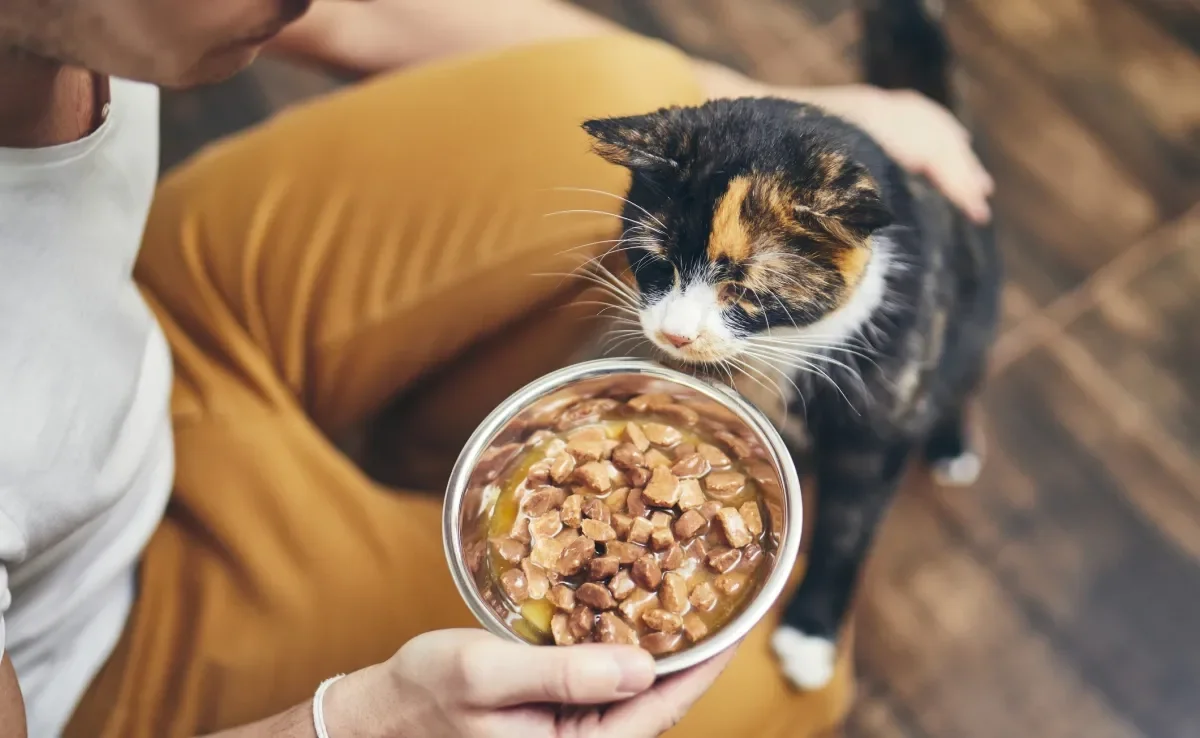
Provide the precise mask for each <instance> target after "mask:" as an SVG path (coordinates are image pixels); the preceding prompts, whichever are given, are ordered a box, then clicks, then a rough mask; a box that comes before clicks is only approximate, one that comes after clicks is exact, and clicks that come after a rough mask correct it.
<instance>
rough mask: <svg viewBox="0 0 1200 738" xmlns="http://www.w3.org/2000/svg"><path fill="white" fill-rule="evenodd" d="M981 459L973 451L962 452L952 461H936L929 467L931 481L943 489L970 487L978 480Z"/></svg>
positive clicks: (981, 468)
mask: <svg viewBox="0 0 1200 738" xmlns="http://www.w3.org/2000/svg"><path fill="white" fill-rule="evenodd" d="M982 470H983V459H982V458H981V457H980V456H979V454H977V453H975V452H974V451H964V452H962V453H961V454H959V455H958V456H955V457H954V458H953V459H938V460H937V461H935V462H933V464H932V465H931V466H930V469H929V471H930V473H931V474H932V475H933V481H935V482H937V483H938V484H940V485H942V486H943V487H970V486H971V485H972V484H975V482H976V481H978V480H979V473H980V472H981V471H982Z"/></svg>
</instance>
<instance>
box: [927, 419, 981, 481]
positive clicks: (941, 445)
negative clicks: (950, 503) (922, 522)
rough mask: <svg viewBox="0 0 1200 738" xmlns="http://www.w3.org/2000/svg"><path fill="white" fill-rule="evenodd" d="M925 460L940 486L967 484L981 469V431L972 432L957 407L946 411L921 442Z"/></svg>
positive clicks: (974, 478) (975, 478)
mask: <svg viewBox="0 0 1200 738" xmlns="http://www.w3.org/2000/svg"><path fill="white" fill-rule="evenodd" d="M925 461H926V463H927V464H928V465H929V473H930V475H931V476H932V477H933V480H934V481H935V482H937V483H938V484H939V485H942V486H943V487H969V486H971V485H972V484H975V482H976V480H978V479H979V473H980V471H982V469H983V442H982V440H981V434H979V433H972V432H971V428H970V427H969V426H968V424H967V419H966V414H965V412H964V411H963V408H962V407H961V406H959V407H956V408H954V409H953V410H952V411H950V412H948V413H946V415H945V416H943V417H942V419H941V420H940V421H939V422H938V423H937V425H935V426H934V428H933V431H932V432H931V433H930V434H929V437H928V438H927V439H926V441H925Z"/></svg>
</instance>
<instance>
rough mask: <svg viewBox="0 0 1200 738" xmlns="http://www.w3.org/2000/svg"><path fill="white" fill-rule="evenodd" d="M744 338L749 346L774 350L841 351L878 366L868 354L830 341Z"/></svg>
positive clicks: (818, 352)
mask: <svg viewBox="0 0 1200 738" xmlns="http://www.w3.org/2000/svg"><path fill="white" fill-rule="evenodd" d="M745 340H746V343H747V344H749V345H750V346H754V347H757V348H765V349H774V350H776V351H801V352H807V351H808V350H809V349H812V350H813V351H814V352H815V353H817V354H818V355H820V354H821V352H837V351H840V352H842V353H845V354H849V355H850V356H854V357H857V358H859V359H862V360H863V361H866V362H869V363H871V364H872V365H874V366H876V367H878V366H879V365H878V364H877V363H876V362H875V360H874V359H873V358H871V356H870V355H868V354H866V353H863V352H862V351H858V350H856V349H853V348H847V347H845V346H838V345H836V344H831V343H807V342H793V341H785V340H777V341H766V340H761V339H759V338H758V337H753V336H752V337H750V338H747V339H745ZM826 358H828V357H826Z"/></svg>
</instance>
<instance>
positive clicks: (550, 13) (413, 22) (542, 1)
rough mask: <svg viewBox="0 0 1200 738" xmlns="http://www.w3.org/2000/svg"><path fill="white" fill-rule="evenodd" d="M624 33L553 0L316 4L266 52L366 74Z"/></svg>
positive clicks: (337, 0)
mask: <svg viewBox="0 0 1200 738" xmlns="http://www.w3.org/2000/svg"><path fill="white" fill-rule="evenodd" d="M623 31H624V29H622V28H621V27H620V26H618V25H616V24H614V23H612V22H610V21H608V20H606V19H604V18H601V17H600V16H597V15H595V14H593V13H589V12H588V11H586V10H583V9H580V8H577V7H575V6H572V5H569V4H567V3H564V2H556V0H503V1H502V2H501V1H498V0H319V1H318V2H316V3H314V4H313V7H312V8H311V9H310V10H309V12H308V15H307V16H305V17H304V18H302V19H301V20H299V21H298V22H297V23H295V24H293V25H292V26H291V27H289V28H288V29H286V31H285V32H284V33H283V34H281V35H280V37H279V38H278V39H276V40H275V42H274V43H273V44H272V45H271V47H269V48H270V50H271V51H274V52H278V53H281V54H283V55H286V56H291V57H294V58H299V59H302V60H305V61H311V62H316V63H320V64H325V65H333V66H337V67H341V68H343V69H346V70H348V71H352V72H359V73H365V74H370V73H374V72H380V71H384V70H388V69H396V68H399V67H404V66H408V65H410V64H417V63H421V62H427V61H433V60H436V59H440V58H443V57H450V56H460V55H463V54H473V53H479V52H486V51H491V50H495V49H501V48H506V47H509V46H515V45H518V44H524V43H530V42H535V41H542V40H549V39H556V38H577V37H586V36H598V35H603V34H610V33H621V32H623Z"/></svg>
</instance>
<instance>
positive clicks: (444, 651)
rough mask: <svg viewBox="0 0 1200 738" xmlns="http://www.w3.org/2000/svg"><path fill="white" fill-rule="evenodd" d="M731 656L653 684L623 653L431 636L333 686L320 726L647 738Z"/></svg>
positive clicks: (411, 736) (453, 633) (474, 634)
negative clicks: (322, 723) (323, 722)
mask: <svg viewBox="0 0 1200 738" xmlns="http://www.w3.org/2000/svg"><path fill="white" fill-rule="evenodd" d="M732 656H733V649H730V650H729V651H727V652H725V653H723V654H721V655H720V656H717V657H716V658H714V659H712V660H710V661H708V662H706V663H704V664H701V665H700V666H697V667H695V668H693V669H691V670H689V671H686V672H683V673H681V674H678V675H675V676H672V677H668V678H666V679H664V680H662V681H660V682H659V683H657V684H655V683H654V659H653V658H652V657H651V656H650V654H648V653H646V652H645V651H642V650H641V649H638V648H634V647H632V646H608V645H598V644H586V645H579V646H571V647H567V648H554V647H536V646H529V645H524V644H519V643H510V642H508V641H505V640H502V639H500V638H498V637H496V636H494V635H491V634H490V633H487V632H485V631H482V630H441V631H434V632H432V633H426V634H424V635H421V636H418V637H416V638H414V639H413V640H411V641H409V642H408V643H407V644H406V645H405V646H404V647H403V648H401V649H400V651H399V652H397V653H396V655H395V656H393V657H392V658H391V659H389V660H388V661H387V662H386V663H384V664H380V665H378V666H374V667H370V668H368V669H364V670H362V671H358V672H355V673H353V674H351V675H349V676H347V677H346V678H345V679H342V680H341V681H339V682H336V683H335V684H333V685H332V687H331V688H330V689H329V691H328V692H327V693H326V695H325V708H324V709H325V722H326V725H327V726H328V728H329V734H330V735H331V736H342V735H347V736H349V735H353V736H395V737H399V736H403V738H511V737H512V736H519V737H520V738H565V737H567V736H570V738H650V737H651V736H657V735H659V734H660V733H663V732H664V731H666V730H667V729H668V728H670V727H671V726H672V725H674V724H675V723H676V722H678V721H679V719H680V718H681V717H683V714H684V713H685V712H686V711H687V709H688V708H689V707H691V705H692V703H693V702H695V701H696V700H697V699H698V698H699V697H700V695H702V694H703V693H704V691H705V690H706V689H708V687H709V686H710V685H711V684H712V682H713V680H715V679H716V678H717V676H718V675H719V674H720V673H721V670H722V669H724V668H725V665H726V664H727V663H728V662H729V659H730V658H732ZM612 703H617V704H612Z"/></svg>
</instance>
